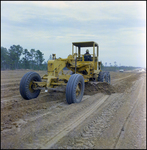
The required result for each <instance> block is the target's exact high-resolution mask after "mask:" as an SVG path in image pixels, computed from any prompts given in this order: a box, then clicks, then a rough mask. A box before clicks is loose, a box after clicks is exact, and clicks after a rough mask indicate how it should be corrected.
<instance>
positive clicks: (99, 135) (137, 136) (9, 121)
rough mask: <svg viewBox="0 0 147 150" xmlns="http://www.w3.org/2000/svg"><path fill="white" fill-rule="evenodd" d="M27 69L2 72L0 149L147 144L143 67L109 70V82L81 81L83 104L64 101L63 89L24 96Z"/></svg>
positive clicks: (113, 146)
mask: <svg viewBox="0 0 147 150" xmlns="http://www.w3.org/2000/svg"><path fill="white" fill-rule="evenodd" d="M28 71H32V70H15V71H1V148H2V149H12V148H13V149H24V148H30V149H48V148H52V149H60V148H62V149H63V148H64V149H83V148H87V149H100V148H101V149H112V148H113V149H146V72H139V71H134V72H123V73H120V72H110V75H111V85H108V84H107V83H103V84H101V83H96V82H93V83H88V84H85V92H84V96H83V99H82V101H81V103H78V104H75V103H74V104H71V105H68V104H67V103H66V99H65V93H64V92H50V93H45V91H41V93H40V95H39V97H38V98H36V99H32V100H24V99H23V98H22V97H21V96H20V94H19V83H20V80H21V78H22V76H23V75H24V74H25V73H27V72H28ZM36 72H37V73H39V74H40V75H41V76H42V75H44V74H46V71H36Z"/></svg>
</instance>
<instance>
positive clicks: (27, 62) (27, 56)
mask: <svg viewBox="0 0 147 150" xmlns="http://www.w3.org/2000/svg"><path fill="white" fill-rule="evenodd" d="M23 55H24V57H23V58H22V63H23V65H24V68H25V69H30V59H31V54H30V52H29V51H28V50H27V49H24V50H23Z"/></svg>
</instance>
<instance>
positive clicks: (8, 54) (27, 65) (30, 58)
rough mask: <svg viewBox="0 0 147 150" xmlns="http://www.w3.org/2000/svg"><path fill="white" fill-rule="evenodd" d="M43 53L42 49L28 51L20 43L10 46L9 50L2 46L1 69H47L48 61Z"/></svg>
mask: <svg viewBox="0 0 147 150" xmlns="http://www.w3.org/2000/svg"><path fill="white" fill-rule="evenodd" d="M43 55H44V54H43V53H42V52H41V51H40V50H35V49H31V50H30V51H28V50H27V49H23V48H22V47H21V46H20V45H13V46H10V48H9V49H8V50H7V49H6V48H4V47H2V46H1V70H6V69H10V70H14V69H33V70H47V62H45V61H44V60H45V59H44V58H43ZM43 62H44V63H43Z"/></svg>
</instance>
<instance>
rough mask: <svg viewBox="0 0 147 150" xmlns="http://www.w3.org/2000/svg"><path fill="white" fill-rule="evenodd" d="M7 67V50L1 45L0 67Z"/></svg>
mask: <svg viewBox="0 0 147 150" xmlns="http://www.w3.org/2000/svg"><path fill="white" fill-rule="evenodd" d="M8 67H9V66H8V51H7V49H6V48H4V47H2V46H1V69H2V70H5V69H7V68H8Z"/></svg>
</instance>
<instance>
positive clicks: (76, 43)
mask: <svg viewBox="0 0 147 150" xmlns="http://www.w3.org/2000/svg"><path fill="white" fill-rule="evenodd" d="M72 44H73V45H74V46H77V47H93V44H95V46H98V44H97V43H96V42H94V41H88V42H72Z"/></svg>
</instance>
